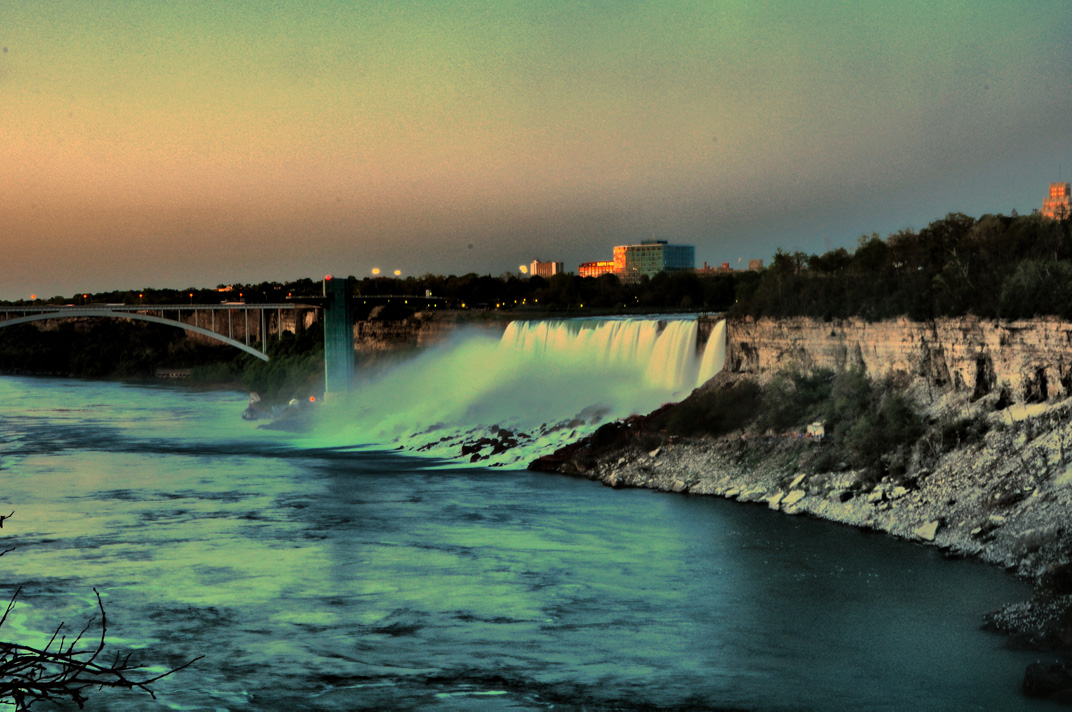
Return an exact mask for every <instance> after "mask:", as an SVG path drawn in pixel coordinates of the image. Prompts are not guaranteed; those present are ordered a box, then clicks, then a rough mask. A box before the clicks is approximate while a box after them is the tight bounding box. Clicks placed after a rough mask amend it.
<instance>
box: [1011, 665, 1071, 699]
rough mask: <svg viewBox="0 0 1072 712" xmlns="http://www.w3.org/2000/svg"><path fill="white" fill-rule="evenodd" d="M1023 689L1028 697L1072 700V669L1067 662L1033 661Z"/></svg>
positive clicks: (1028, 668) (1025, 674) (1025, 677)
mask: <svg viewBox="0 0 1072 712" xmlns="http://www.w3.org/2000/svg"><path fill="white" fill-rule="evenodd" d="M1022 689H1023V692H1024V694H1025V695H1027V696H1028V697H1045V698H1048V699H1058V698H1059V699H1060V700H1061V701H1063V702H1064V701H1068V700H1072V669H1070V668H1069V666H1068V664H1066V663H1041V662H1040V663H1031V664H1030V665H1028V666H1027V670H1026V671H1025V672H1024V684H1023V688H1022Z"/></svg>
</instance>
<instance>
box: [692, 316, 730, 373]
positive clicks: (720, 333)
mask: <svg viewBox="0 0 1072 712" xmlns="http://www.w3.org/2000/svg"><path fill="white" fill-rule="evenodd" d="M725 365H726V320H725V319H723V320H722V321H720V322H718V323H717V324H715V326H714V328H713V329H711V335H710V336H708V337H707V346H706V347H704V354H703V360H702V361H700V377H699V379H697V381H696V385H697V386H702V385H703V384H705V383H707V381H708V380H709V379H710V378H712V377H713V376H714V375H715V374H716V373H718V372H719V371H721V370H722V368H723V367H724V366H725Z"/></svg>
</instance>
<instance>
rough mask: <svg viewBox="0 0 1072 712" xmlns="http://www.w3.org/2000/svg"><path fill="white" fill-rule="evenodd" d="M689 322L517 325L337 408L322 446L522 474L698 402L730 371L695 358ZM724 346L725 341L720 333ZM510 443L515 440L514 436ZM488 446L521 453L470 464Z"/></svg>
mask: <svg viewBox="0 0 1072 712" xmlns="http://www.w3.org/2000/svg"><path fill="white" fill-rule="evenodd" d="M697 332H698V328H697V322H696V320H695V319H691V318H668V319H656V318H632V319H588V320H550V321H515V322H512V323H510V324H509V325H508V326H507V328H506V330H505V331H504V332H503V334H502V336H501V338H498V339H496V338H494V337H493V336H490V335H488V334H487V333H486V331H484V330H474V331H465V332H460V333H459V334H457V335H456V336H455V338H453V339H451V340H450V341H449V342H448V343H445V344H443V345H441V346H438V347H435V348H432V349H429V350H427V351H425V352H423V353H421V354H420V355H419V356H417V357H416V358H414V359H412V360H411V361H408V362H405V363H403V364H400V365H398V366H396V367H394V368H392V369H391V370H389V371H387V372H386V373H383V374H381V375H380V376H378V377H377V378H375V379H374V380H369V381H367V382H365V383H359V384H358V386H357V388H356V389H355V391H354V393H353V394H351V395H350V396H349V397H347V398H336V399H334V402H332V401H331V399H329V402H328V403H327V404H325V414H324V417H323V418H321V422H320V424H319V426H318V428H317V429H316V430H315V431H314V434H313V437H314V438H315V440H316V441H317V442H316V444H317V445H320V446H330V447H360V446H379V447H384V446H387V447H402V448H404V449H406V450H411V451H416V452H420V453H425V454H428V455H433V456H437V457H444V458H459V459H460V461H463V462H465V463H466V464H467V463H468V462H469V461H470V459H471V458H472V454H474V452H475V453H476V454H477V455H478V461H479V462H480V463H481V464H485V465H495V466H524V465H526V464H527V463H528V462H530V461H531V460H533V459H535V458H536V457H539V456H540V455H542V454H547V453H549V452H551V451H553V450H554V449H556V448H558V447H560V446H562V445H564V444H567V443H569V442H572V441H574V440H576V439H577V438H579V437H582V436H584V435H586V434H588V433H590V432H592V431H593V430H595V428H597V427H598V426H599V425H600V424H602V423H605V422H608V421H613V420H615V419H618V418H624V417H627V416H629V415H632V414H634V413H646V412H649V411H651V410H654V409H655V408H657V407H659V406H660V405H662V404H663V403H666V402H671V401H677V400H680V399H681V398H683V397H684V396H686V395H688V393H689V392H690V391H691V390H692V389H693V388H694V387H695V386H696V385H697V379H698V378H704V380H706V378H708V377H710V376H705V374H707V373H711V375H713V373H712V369H715V372H717V368H720V367H721V363H720V362H718V361H717V360H716V356H717V354H716V356H712V357H711V359H708V358H707V356H708V354H709V353H711V352H713V351H714V352H720V353H721V354H722V358H723V360H724V355H725V348H724V346H723V347H722V348H721V349H719V348H718V347H717V346H716V347H712V346H711V345H710V344H709V345H708V347H707V348H706V349H705V351H704V354H703V357H702V358H701V357H700V356H698V355H697V350H696V338H697ZM715 333H717V334H718V335H719V336H720V338H724V333H725V332H724V329H722V330H721V331H717V332H713V334H712V337H714V336H715ZM504 431H506V432H504ZM481 438H488V439H496V440H499V441H502V440H504V439H505V440H507V441H510V442H508V443H507V444H510V443H511V442H512V441H515V440H516V442H517V445H516V446H514V445H512V444H510V447H508V448H506V449H504V450H503V451H502V452H498V453H493V452H492V451H493V450H494V449H496V447H495V445H494V444H489V443H485V446H484V447H482V448H480V449H479V450H478V451H474V452H468V451H467V452H466V453H465V454H464V455H463V453H462V447H463V445H465V444H468V445H469V447H470V449H472V448H473V447H474V445H475V444H479V443H477V441H479V440H480V439H481Z"/></svg>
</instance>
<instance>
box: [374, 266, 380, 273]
mask: <svg viewBox="0 0 1072 712" xmlns="http://www.w3.org/2000/svg"><path fill="white" fill-rule="evenodd" d="M379 273H380V268H379V267H373V268H372V274H379Z"/></svg>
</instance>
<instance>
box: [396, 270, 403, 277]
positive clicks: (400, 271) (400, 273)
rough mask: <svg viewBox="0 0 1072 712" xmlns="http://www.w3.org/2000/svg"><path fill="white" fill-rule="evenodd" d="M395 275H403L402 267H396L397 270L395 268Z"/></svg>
mask: <svg viewBox="0 0 1072 712" xmlns="http://www.w3.org/2000/svg"><path fill="white" fill-rule="evenodd" d="M395 276H396V277H400V276H402V270H400V269H396V270H395Z"/></svg>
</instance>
